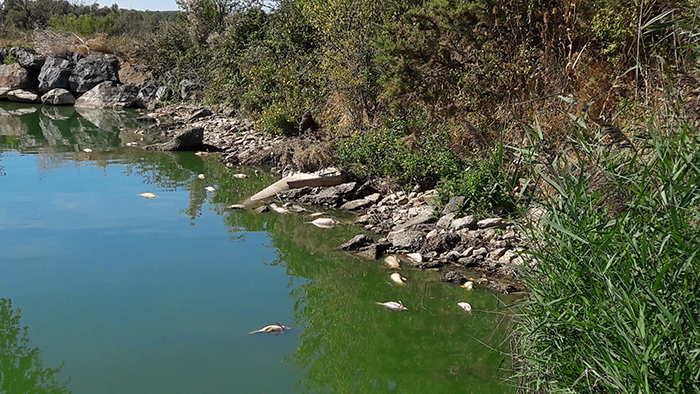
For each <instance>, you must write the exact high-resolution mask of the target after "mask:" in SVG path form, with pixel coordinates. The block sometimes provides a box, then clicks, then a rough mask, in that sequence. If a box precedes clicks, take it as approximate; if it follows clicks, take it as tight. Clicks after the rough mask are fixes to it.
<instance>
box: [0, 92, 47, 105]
mask: <svg viewBox="0 0 700 394" xmlns="http://www.w3.org/2000/svg"><path fill="white" fill-rule="evenodd" d="M7 99H8V100H10V101H14V102H16V103H40V102H41V100H39V95H38V94H37V93H36V92H32V91H31V90H24V89H15V90H11V91H9V92H7Z"/></svg>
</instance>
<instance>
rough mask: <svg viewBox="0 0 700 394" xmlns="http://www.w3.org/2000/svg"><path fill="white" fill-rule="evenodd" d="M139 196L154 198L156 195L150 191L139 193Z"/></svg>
mask: <svg viewBox="0 0 700 394" xmlns="http://www.w3.org/2000/svg"><path fill="white" fill-rule="evenodd" d="M139 196H141V197H145V198H156V197H158V196H156V194H155V193H151V192H145V193H141V194H139Z"/></svg>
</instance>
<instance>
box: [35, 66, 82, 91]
mask: <svg viewBox="0 0 700 394" xmlns="http://www.w3.org/2000/svg"><path fill="white" fill-rule="evenodd" d="M74 67H75V63H73V62H70V61H68V60H65V59H59V58H55V57H50V58H48V59H46V62H45V63H44V66H43V67H41V72H39V91H40V92H41V93H46V92H48V91H49V90H51V89H56V88H60V89H68V88H69V87H70V83H69V82H68V79H69V78H70V76H71V74H72V73H73V68H74Z"/></svg>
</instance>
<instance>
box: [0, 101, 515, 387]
mask: <svg viewBox="0 0 700 394" xmlns="http://www.w3.org/2000/svg"><path fill="white" fill-rule="evenodd" d="M30 108H32V107H30ZM20 109H21V107H13V106H8V105H5V104H3V105H2V106H1V107H0V111H5V112H10V111H18V110H20ZM49 110H50V111H58V112H57V113H54V112H51V116H50V115H48V114H45V113H44V109H43V108H42V109H41V110H36V111H33V112H31V113H29V110H28V111H26V112H27V113H26V114H13V115H4V113H3V112H0V125H1V127H2V129H0V130H2V131H1V132H0V147H3V146H4V147H5V148H11V149H17V150H22V149H26V150H32V149H36V148H37V147H45V146H49V147H62V149H63V150H62V151H64V152H65V151H69V152H73V154H72V156H71V155H68V156H65V155H64V156H62V159H60V160H72V161H85V162H86V163H88V164H90V165H96V166H107V165H108V164H109V163H110V162H112V161H115V162H118V163H119V164H122V165H123V164H126V170H125V174H126V175H138V176H140V177H142V178H143V179H144V181H145V183H147V184H149V185H152V186H153V187H154V188H158V189H159V190H164V191H167V190H175V189H184V190H187V191H188V193H189V205H188V206H187V207H182V208H181V209H180V212H181V213H182V214H184V215H186V216H188V217H189V218H190V220H191V224H193V225H194V224H196V221H197V218H198V217H199V216H201V214H202V209H203V207H204V206H205V205H206V204H210V207H208V209H210V210H213V211H215V212H216V214H218V215H219V216H221V217H222V218H223V224H224V225H225V226H226V227H227V229H228V231H229V232H230V233H232V234H234V235H233V236H232V239H234V238H236V239H238V240H244V239H245V234H246V233H250V232H266V233H267V234H268V235H269V237H270V239H271V246H272V247H274V248H275V249H276V252H277V256H278V257H277V259H276V260H275V261H274V262H272V263H270V264H273V265H279V266H283V267H285V269H286V272H287V275H289V276H290V277H296V278H303V279H305V280H306V281H305V282H304V283H303V284H301V285H299V286H291V285H290V287H292V289H291V291H290V295H289V296H290V298H291V299H293V300H294V302H295V303H294V305H295V306H294V314H295V319H296V321H295V325H296V327H297V328H300V329H302V330H303V331H302V332H301V334H300V337H299V338H300V343H299V344H298V346H297V347H296V348H295V349H294V351H293V353H292V354H291V355H289V356H288V359H287V362H289V363H293V364H295V365H297V366H298V367H299V368H300V369H301V370H302V371H303V377H302V378H301V381H300V382H299V387H298V389H299V390H302V391H304V392H313V393H316V392H334V393H335V392H338V393H343V392H361V393H374V392H387V391H391V392H404V393H415V392H430V393H448V392H450V393H453V392H461V393H472V392H473V393H511V392H514V391H515V390H514V389H512V388H511V387H508V386H507V385H506V384H504V383H503V379H505V378H507V376H508V368H509V367H510V360H509V358H508V356H507V355H506V353H507V350H508V344H507V340H508V338H509V330H510V328H511V325H512V324H513V321H514V319H513V318H512V315H509V314H508V313H507V311H506V313H501V312H499V313H493V311H496V310H499V309H503V306H504V305H505V304H509V303H511V299H510V298H508V297H503V296H496V295H493V294H491V293H488V292H486V291H473V292H468V291H467V290H465V289H462V288H459V287H452V286H448V285H445V284H442V283H438V281H437V279H438V275H439V274H438V273H437V272H431V271H421V270H412V269H406V267H405V269H404V270H402V271H401V274H402V275H403V276H405V277H407V278H408V284H407V285H405V286H400V285H397V284H395V283H393V282H392V281H391V280H390V279H389V275H390V274H391V272H393V271H390V270H389V269H388V268H387V267H386V266H384V265H383V264H382V263H381V262H375V261H361V260H356V259H354V258H352V257H351V256H350V255H348V254H345V253H343V252H340V251H338V250H337V246H338V245H340V244H341V243H343V242H344V241H346V240H347V239H349V238H351V237H352V236H354V235H356V234H358V233H360V232H362V230H361V228H359V227H356V226H352V225H343V226H338V227H335V228H333V229H320V228H317V227H314V226H313V225H311V224H309V223H308V222H309V221H310V220H312V218H311V217H310V216H309V214H310V212H311V211H313V210H316V209H318V208H315V207H308V206H307V207H305V209H306V210H307V212H302V213H298V214H287V215H279V214H276V213H275V212H267V213H262V214H261V213H257V212H255V211H230V210H227V209H226V208H225V207H226V206H227V205H230V204H234V203H240V202H243V201H244V200H245V199H246V198H247V197H249V196H251V195H253V194H254V193H255V192H257V191H259V190H261V189H262V188H264V187H266V186H267V185H269V184H271V183H272V182H273V181H274V177H273V176H272V175H270V174H269V173H266V172H264V171H255V170H254V169H251V168H238V169H229V168H226V167H225V166H223V165H221V164H220V163H219V158H218V157H217V156H205V157H200V156H196V155H194V154H192V153H165V152H149V151H145V150H143V149H140V148H124V147H122V145H123V141H120V137H119V135H120V134H119V129H120V128H122V127H128V126H125V125H126V124H128V123H129V122H130V119H132V118H133V116H134V115H133V114H127V115H126V116H125V118H123V119H122V120H119V118H118V117H115V118H114V119H111V120H109V121H107V120H105V121H98V120H97V119H93V121H89V120H87V119H90V117H99V115H95V114H86V113H80V111H74V110H73V109H54V108H51V109H49ZM47 111H48V110H47ZM21 112H22V111H20V113H21ZM62 122H63V123H62ZM97 124H99V125H100V127H106V128H107V130H102V129H100V128H99V127H98V126H97ZM15 127H17V128H16V129H15ZM8 128H12V130H16V131H13V132H8V131H7V130H8ZM87 144H89V145H90V146H91V147H100V148H101V150H98V149H95V151H93V152H91V153H90V154H85V153H84V152H80V148H81V147H82V146H85V145H87ZM93 149H94V148H93ZM0 154H1V151H0ZM0 158H1V157H0ZM0 171H2V169H1V167H0ZM236 172H242V173H245V174H247V175H248V176H249V177H248V178H247V179H237V178H234V177H232V174H234V173H236ZM198 174H203V175H204V179H200V178H199V177H198V176H197V175H198ZM207 186H213V187H214V188H215V189H216V190H215V191H213V192H212V191H207V190H206V189H205V188H206V187H207ZM144 191H145V190H144ZM326 214H328V215H331V216H335V217H337V218H340V219H341V220H345V221H346V222H348V223H349V222H351V219H352V218H348V217H345V216H343V214H341V213H337V212H326ZM390 300H394V301H398V300H401V301H402V302H403V303H404V304H405V305H406V306H407V307H408V308H409V311H407V312H395V311H389V310H387V309H385V308H383V307H382V306H379V305H377V304H376V302H386V301H390ZM463 301H468V302H470V303H471V304H472V306H473V308H474V311H473V312H472V313H467V312H465V311H463V310H462V309H460V308H459V307H458V306H457V302H463ZM5 308H6V304H5V303H3V316H5V314H6V312H5ZM7 308H9V306H7ZM7 313H8V316H13V315H12V314H11V313H10V312H7ZM17 319H18V313H17ZM283 323H284V322H283ZM3 324H6V323H5V320H4V317H3ZM5 331H6V330H4V331H3V333H5ZM20 341H21V340H20ZM17 349H18V350H17V351H16V352H22V351H25V352H26V351H28V350H26V347H22V346H18V347H17ZM32 354H33V355H34V356H36V354H34V353H32ZM37 360H38V358H37ZM31 365H33V366H32V368H39V369H40V367H41V364H40V363H39V364H37V363H34V364H31ZM3 368H4V367H3ZM47 371H49V373H48V374H45V375H42V376H47V377H49V378H51V377H52V375H53V373H55V372H56V370H47ZM51 382H53V381H51ZM52 384H53V383H52ZM54 386H56V385H55V384H54ZM54 386H52V387H54ZM56 387H57V390H64V391H46V392H66V391H65V389H61V388H60V387H59V386H56Z"/></svg>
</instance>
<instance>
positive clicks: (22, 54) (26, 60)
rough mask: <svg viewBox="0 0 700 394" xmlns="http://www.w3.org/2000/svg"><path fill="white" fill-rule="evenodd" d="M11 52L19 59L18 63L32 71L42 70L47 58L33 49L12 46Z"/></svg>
mask: <svg viewBox="0 0 700 394" xmlns="http://www.w3.org/2000/svg"><path fill="white" fill-rule="evenodd" d="M10 53H11V54H12V56H13V57H14V58H15V59H16V60H17V63H19V64H20V65H21V66H22V67H24V68H26V69H29V70H32V71H39V70H41V66H43V65H44V62H45V61H46V58H44V57H43V56H41V55H39V54H38V53H36V51H34V50H33V49H27V48H17V47H14V48H10ZM35 75H36V74H35Z"/></svg>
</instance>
